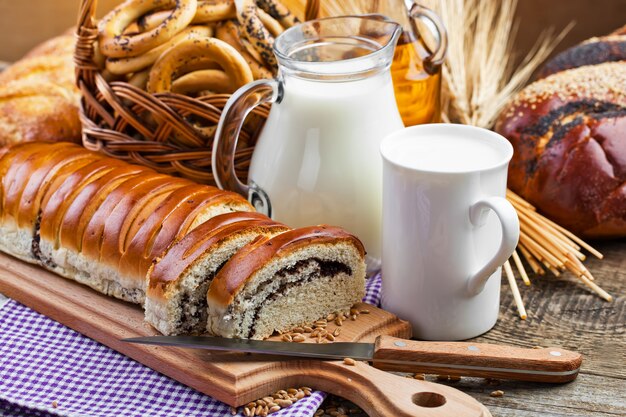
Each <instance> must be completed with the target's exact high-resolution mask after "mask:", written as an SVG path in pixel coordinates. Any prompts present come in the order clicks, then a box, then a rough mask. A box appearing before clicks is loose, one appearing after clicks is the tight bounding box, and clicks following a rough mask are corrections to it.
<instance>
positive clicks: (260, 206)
mask: <svg viewBox="0 0 626 417" xmlns="http://www.w3.org/2000/svg"><path fill="white" fill-rule="evenodd" d="M282 97H283V85H282V82H281V81H280V80H275V79H272V80H258V81H254V82H252V83H250V84H247V85H245V86H243V87H241V88H240V89H239V90H237V91H235V93H234V94H233V95H232V96H231V97H230V98H229V99H228V101H227V102H226V106H224V110H223V111H222V115H221V116H220V120H219V123H218V125H217V131H216V132H215V139H214V141H213V154H212V155H211V167H212V170H213V177H214V179H215V183H216V184H217V186H218V187H219V188H220V189H222V190H230V191H234V192H236V193H239V194H241V195H242V196H244V197H246V198H247V199H248V200H249V201H250V202H251V203H252V205H253V206H254V208H255V209H256V210H257V211H258V212H260V213H263V214H265V215H266V216H268V217H271V216H272V205H271V203H270V200H269V196H268V195H267V193H265V191H263V189H261V188H260V187H259V186H258V185H256V184H255V183H254V182H252V181H249V184H244V183H243V182H241V181H240V180H239V178H237V173H236V172H235V150H236V149H237V141H238V140H239V133H240V132H241V127H242V126H243V123H244V121H245V120H246V117H247V116H248V114H249V113H250V112H251V111H252V110H253V109H254V108H255V107H256V106H258V105H260V104H263V103H280V101H281V100H282Z"/></svg>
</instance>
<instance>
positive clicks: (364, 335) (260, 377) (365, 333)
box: [0, 253, 490, 417]
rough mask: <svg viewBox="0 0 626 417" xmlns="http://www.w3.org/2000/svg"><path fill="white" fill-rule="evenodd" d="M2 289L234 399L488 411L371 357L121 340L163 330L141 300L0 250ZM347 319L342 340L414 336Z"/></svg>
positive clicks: (373, 320) (380, 316) (415, 411)
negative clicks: (321, 399)
mask: <svg viewBox="0 0 626 417" xmlns="http://www.w3.org/2000/svg"><path fill="white" fill-rule="evenodd" d="M0 292H2V293H4V294H5V295H7V296H9V297H11V298H13V299H15V300H17V301H19V302H20V303H22V304H24V305H26V306H28V307H30V308H32V309H34V310H36V311H38V312H39V313H41V314H44V315H46V316H48V317H50V318H52V319H54V320H56V321H58V322H60V323H63V324H64V325H66V326H68V327H70V328H72V329H74V330H76V331H78V332H80V333H82V334H84V335H86V336H88V337H90V338H92V339H94V340H97V341H98V342H100V343H102V344H104V345H106V346H109V347H110V348H112V349H115V350H116V351H118V352H120V353H123V354H124V355H126V356H129V357H131V358H133V359H134V360H136V361H138V362H141V363H143V364H144V365H146V366H148V367H150V368H152V369H154V370H156V371H158V372H161V373H162V374H165V375H167V376H169V377H171V378H173V379H175V380H177V381H179V382H181V383H183V384H185V385H188V386H190V387H192V388H195V389H196V390H198V391H200V392H203V393H205V394H207V395H210V396H212V397H214V398H217V399H218V400H220V401H222V402H225V403H227V404H229V405H232V406H240V405H243V404H246V403H248V402H250V401H253V400H255V399H258V398H261V397H263V396H266V395H268V394H270V393H272V392H275V391H278V390H280V389H284V388H288V387H299V386H310V387H312V388H315V389H321V390H324V391H327V392H331V393H334V394H336V395H340V396H342V397H344V398H347V399H349V400H351V401H352V402H354V403H355V404H358V405H359V406H360V407H361V408H363V409H364V410H365V411H366V412H367V413H368V414H369V415H370V416H372V417H375V416H380V417H383V416H384V417H390V416H394V417H400V416H432V417H436V416H438V417H443V416H456V417H464V416H468V417H480V416H490V414H489V412H488V411H487V409H486V408H485V407H484V406H483V405H482V404H480V403H479V402H477V401H476V400H474V399H473V398H471V397H470V396H468V395H466V394H464V393H462V392H460V391H458V390H456V389H454V388H451V387H446V386H444V385H440V384H434V383H432V382H426V381H418V380H415V379H409V378H403V377H401V376H397V375H393V374H390V373H387V372H384V371H380V370H378V369H375V368H373V367H371V366H369V365H368V364H366V363H357V365H356V366H348V365H345V364H344V363H343V362H339V361H327V362H324V361H315V360H284V359H281V360H270V359H271V358H268V357H267V356H256V355H246V354H238V353H211V352H208V351H203V350H194V349H181V348H172V347H160V346H147V345H139V344H132V343H125V342H121V341H120V339H123V338H127V337H138V336H151V335H156V334H158V333H157V331H156V330H154V329H153V328H152V327H151V326H150V325H148V324H147V323H145V322H144V321H143V311H142V309H141V308H140V307H139V306H136V305H133V304H129V303H126V302H124V301H120V300H117V299H114V298H111V297H107V296H105V295H102V294H100V293H98V292H96V291H94V290H92V289H90V288H88V287H86V286H83V285H80V284H78V283H76V282H73V281H71V280H68V279H65V278H62V277H60V276H57V275H55V274H52V273H50V272H48V271H45V270H43V269H41V268H39V267H38V266H35V265H30V264H27V263H25V262H22V261H20V260H17V259H14V258H12V257H10V256H7V255H4V254H1V253H0ZM360 308H362V309H367V310H369V311H370V314H361V315H360V316H359V317H358V318H357V320H356V321H352V320H346V321H345V322H344V324H343V326H342V330H341V335H340V336H339V337H338V338H337V341H368V342H371V341H373V340H374V339H375V338H376V336H378V335H383V334H385V335H392V336H397V337H405V338H406V337H409V336H410V332H411V330H410V326H409V325H408V323H407V322H405V321H402V320H400V319H398V318H397V317H396V316H394V315H392V314H391V313H388V312H386V311H383V310H381V309H378V308H375V307H372V306H369V305H362V306H360Z"/></svg>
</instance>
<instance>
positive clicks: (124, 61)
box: [106, 26, 212, 74]
mask: <svg viewBox="0 0 626 417" xmlns="http://www.w3.org/2000/svg"><path fill="white" fill-rule="evenodd" d="M211 35H212V30H211V29H210V28H208V27H206V26H190V27H188V28H187V29H185V30H183V31H182V32H181V33H179V34H178V35H176V36H174V37H173V38H172V39H170V40H169V41H167V42H165V43H164V44H162V45H159V46H157V47H156V48H154V49H151V50H149V51H148V52H145V53H143V54H141V55H138V56H133V57H129V58H107V60H106V69H107V70H109V71H110V72H111V73H113V74H129V73H131V72H137V71H141V70H143V69H144V68H147V67H149V66H150V65H152V64H154V63H155V62H156V60H157V59H158V58H159V56H161V54H162V53H163V52H165V51H166V50H167V49H169V48H171V47H172V46H174V45H176V44H178V43H179V42H181V41H183V40H185V39H196V38H207V37H210V36H211Z"/></svg>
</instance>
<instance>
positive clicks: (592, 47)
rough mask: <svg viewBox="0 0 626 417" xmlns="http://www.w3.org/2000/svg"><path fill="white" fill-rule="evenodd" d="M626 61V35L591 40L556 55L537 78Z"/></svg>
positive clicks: (540, 71)
mask: <svg viewBox="0 0 626 417" xmlns="http://www.w3.org/2000/svg"><path fill="white" fill-rule="evenodd" d="M625 59H626V35H617V34H616V35H609V36H603V37H601V38H591V39H588V40H586V41H585V42H583V43H581V44H578V45H575V46H573V47H571V48H569V49H566V50H565V51H563V52H561V53H560V54H558V55H556V56H555V57H554V58H552V59H551V60H550V61H548V62H546V64H545V65H544V66H543V67H542V68H541V69H540V70H539V72H538V73H537V78H545V77H547V76H548V75H551V74H554V73H557V72H560V71H564V70H568V69H571V68H578V67H582V66H585V65H596V64H601V63H604V62H615V61H623V60H625Z"/></svg>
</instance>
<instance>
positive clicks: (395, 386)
mask: <svg viewBox="0 0 626 417" xmlns="http://www.w3.org/2000/svg"><path fill="white" fill-rule="evenodd" d="M298 362H299V363H298V364H297V365H296V364H295V363H293V362H290V363H291V365H290V366H289V367H287V369H285V368H282V369H281V370H280V372H279V373H280V375H276V377H277V378H279V379H280V380H281V384H282V385H285V384H288V385H289V386H292V385H293V386H300V385H308V386H312V387H313V388H315V389H320V390H323V391H326V392H330V393H332V394H335V395H339V396H341V397H344V398H347V399H348V400H350V401H352V402H353V403H355V404H357V405H358V406H359V407H361V408H362V409H363V410H364V411H365V412H366V413H367V415H369V416H370V417H390V416H393V417H416V416H417V417H421V416H424V417H450V416H454V417H491V414H490V413H489V411H488V410H487V408H486V407H485V406H484V405H482V404H481V403H480V402H478V401H477V400H475V399H474V398H472V397H470V396H469V395H467V394H465V393H463V392H461V391H459V390H457V389H455V388H452V387H448V386H445V385H441V384H435V383H432V382H427V381H419V380H416V379H413V378H405V377H402V376H398V375H393V374H390V373H387V372H384V371H381V370H378V369H376V368H374V367H372V366H370V365H368V364H367V363H365V362H356V364H355V365H346V364H345V363H343V362H337V361H328V362H327V361H298ZM266 377H267V375H266ZM285 386H286V385H285Z"/></svg>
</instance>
